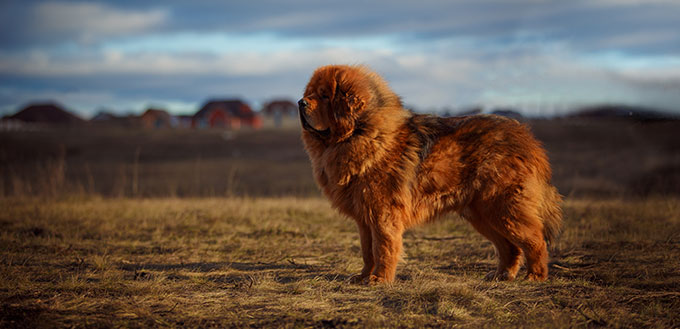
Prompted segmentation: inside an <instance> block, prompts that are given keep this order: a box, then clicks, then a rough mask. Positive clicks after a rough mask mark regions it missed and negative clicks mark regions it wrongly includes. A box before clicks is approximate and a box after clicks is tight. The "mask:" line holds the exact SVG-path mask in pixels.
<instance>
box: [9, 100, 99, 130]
mask: <svg viewBox="0 0 680 329" xmlns="http://www.w3.org/2000/svg"><path fill="white" fill-rule="evenodd" d="M7 119H9V120H18V121H22V122H26V123H37V124H51V125H79V124H84V123H85V122H86V121H85V120H83V119H81V118H80V117H78V116H76V115H75V114H73V113H71V112H69V111H67V110H65V109H64V108H63V107H61V106H60V105H58V104H56V103H39V104H32V105H29V106H26V107H25V108H23V109H22V110H21V111H19V112H17V113H15V114H14V115H11V116H9V117H7Z"/></svg>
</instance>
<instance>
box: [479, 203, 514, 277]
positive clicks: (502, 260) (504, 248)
mask: <svg viewBox="0 0 680 329" xmlns="http://www.w3.org/2000/svg"><path fill="white" fill-rule="evenodd" d="M475 213H476V214H473V215H471V216H466V218H467V220H468V221H469V222H470V223H471V224H472V226H473V227H474V228H475V229H476V230H477V232H479V233H480V234H482V235H483V236H484V237H486V238H487V239H489V240H490V241H491V242H492V243H493V245H494V247H495V248H496V254H497V255H498V268H497V269H496V270H495V271H492V272H490V273H488V274H487V275H486V277H485V279H486V280H498V281H512V280H514V279H515V277H516V276H517V272H518V271H519V267H520V265H521V263H522V250H521V249H520V248H519V247H517V246H515V245H514V244H512V243H511V242H510V241H508V239H506V238H505V237H504V236H503V235H502V234H500V233H499V232H497V231H496V230H495V229H494V228H493V227H492V224H491V223H490V221H489V220H487V219H486V218H484V217H482V216H481V215H480V214H478V213H477V212H475Z"/></svg>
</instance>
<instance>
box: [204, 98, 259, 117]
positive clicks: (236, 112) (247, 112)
mask: <svg viewBox="0 0 680 329" xmlns="http://www.w3.org/2000/svg"><path fill="white" fill-rule="evenodd" d="M218 109H219V110H223V111H225V112H227V113H229V114H230V115H232V116H235V117H237V118H242V119H250V118H253V117H254V116H255V112H253V110H252V109H251V108H250V106H248V104H246V103H244V102H242V101H240V100H212V101H209V102H207V103H206V104H205V105H203V107H202V108H201V109H200V110H199V111H198V112H196V114H194V118H196V119H198V118H201V117H204V116H206V115H209V113H210V112H212V111H214V110H218Z"/></svg>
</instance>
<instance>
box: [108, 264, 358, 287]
mask: <svg viewBox="0 0 680 329" xmlns="http://www.w3.org/2000/svg"><path fill="white" fill-rule="evenodd" d="M118 267H119V268H120V269H121V270H124V271H127V272H128V273H129V274H130V275H131V276H132V279H134V280H139V279H150V278H152V277H157V276H158V275H159V274H160V273H163V274H164V275H165V277H166V278H167V279H169V280H174V281H181V280H190V279H191V276H189V275H186V274H183V273H184V272H186V271H188V272H198V273H203V274H204V275H203V277H204V278H205V280H207V281H211V282H215V283H219V284H229V285H234V286H252V285H253V284H255V283H256V282H257V281H258V280H260V278H261V277H262V275H263V274H267V275H268V276H270V277H271V279H272V280H274V281H275V282H277V283H281V284H289V283H295V282H299V281H304V280H310V279H320V280H324V281H329V282H347V281H348V280H349V276H347V275H343V274H334V273H331V272H332V271H331V269H330V268H327V267H325V266H319V265H308V264H298V263H294V262H286V263H283V262H269V263H265V262H193V263H179V264H177V263H174V264H163V263H140V264H134V263H125V264H120V265H119V266H118ZM234 270H235V271H234ZM223 271H226V272H235V273H228V274H223V273H220V272H223Z"/></svg>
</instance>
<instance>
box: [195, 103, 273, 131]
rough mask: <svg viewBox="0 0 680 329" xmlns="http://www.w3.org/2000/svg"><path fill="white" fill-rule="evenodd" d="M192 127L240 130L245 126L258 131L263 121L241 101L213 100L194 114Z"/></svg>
mask: <svg viewBox="0 0 680 329" xmlns="http://www.w3.org/2000/svg"><path fill="white" fill-rule="evenodd" d="M192 125H193V127H194V128H225V129H239V128H241V127H243V126H245V127H251V128H255V129H258V128H260V127H261V126H262V120H261V119H260V117H259V116H258V115H257V114H256V113H255V112H253V110H252V109H251V108H250V106H248V104H246V103H244V102H242V101H240V100H213V101H209V102H208V103H206V104H205V105H203V107H202V108H201V109H200V110H199V111H198V112H196V114H194V117H193V122H192Z"/></svg>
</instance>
